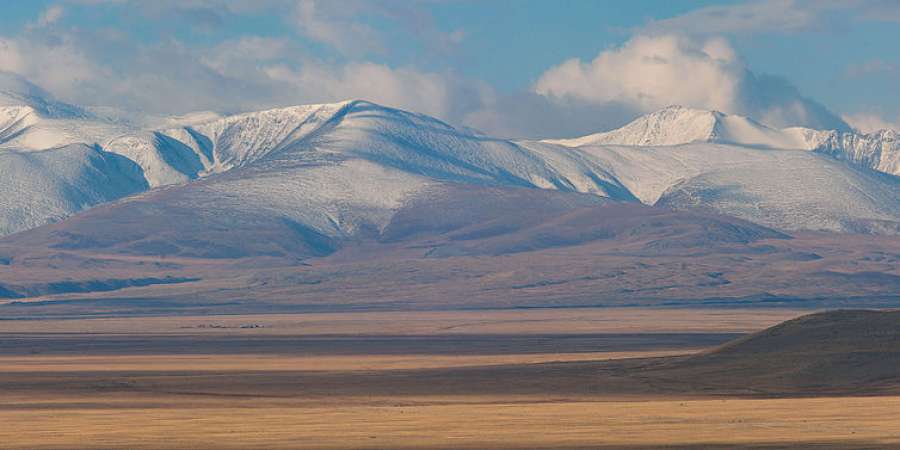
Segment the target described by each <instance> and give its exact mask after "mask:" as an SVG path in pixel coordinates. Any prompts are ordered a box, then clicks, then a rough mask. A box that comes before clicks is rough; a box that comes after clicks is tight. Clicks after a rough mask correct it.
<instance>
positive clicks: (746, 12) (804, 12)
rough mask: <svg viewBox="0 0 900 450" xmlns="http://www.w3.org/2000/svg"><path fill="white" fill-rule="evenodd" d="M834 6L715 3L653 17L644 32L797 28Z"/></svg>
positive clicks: (767, 0)
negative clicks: (669, 14) (654, 18)
mask: <svg viewBox="0 0 900 450" xmlns="http://www.w3.org/2000/svg"><path fill="white" fill-rule="evenodd" d="M829 6H831V5H830V4H829V3H828V2H826V1H822V2H821V3H819V4H818V5H816V4H812V5H809V4H805V2H800V1H796V0H764V1H751V2H745V3H739V4H736V5H715V6H707V7H704V8H700V9H696V10H694V11H690V12H688V13H686V14H682V15H680V16H675V17H672V18H669V19H664V20H659V21H653V22H651V23H650V24H648V25H647V26H646V29H645V30H644V32H648V31H653V32H657V33H671V32H678V33H703V34H723V33H747V32H773V31H774V32H795V31H801V30H806V29H809V28H810V27H812V26H814V25H815V24H816V23H817V22H818V20H819V17H820V12H821V10H822V9H825V8H827V7H829Z"/></svg>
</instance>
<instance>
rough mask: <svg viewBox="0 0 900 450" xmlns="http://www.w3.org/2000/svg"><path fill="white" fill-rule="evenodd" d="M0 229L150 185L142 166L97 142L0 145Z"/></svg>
mask: <svg viewBox="0 0 900 450" xmlns="http://www.w3.org/2000/svg"><path fill="white" fill-rule="evenodd" d="M0 180H3V182H2V183H0V235H6V234H10V233H14V232H16V231H21V230H26V229H29V228H34V227H37V226H40V225H44V224H46V223H48V222H55V221H59V220H62V219H64V218H66V217H68V216H70V215H72V214H74V213H76V212H78V211H81V210H83V209H85V208H88V207H91V206H94V205H97V204H99V203H104V202H109V201H112V200H116V199H119V198H122V197H125V196H128V195H132V194H136V193H139V192H142V191H144V190H146V189H147V184H146V182H144V179H143V175H142V173H141V170H140V168H139V167H138V166H137V165H135V164H134V163H133V162H131V161H130V160H128V159H126V158H123V157H121V156H118V155H115V154H112V153H107V152H104V151H101V150H99V149H98V148H96V147H89V146H86V145H82V144H75V145H70V146H66V147H61V148H57V149H52V150H44V151H29V152H19V151H9V150H7V151H0Z"/></svg>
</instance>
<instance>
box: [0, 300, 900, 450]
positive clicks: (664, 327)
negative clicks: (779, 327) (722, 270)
mask: <svg viewBox="0 0 900 450" xmlns="http://www.w3.org/2000/svg"><path fill="white" fill-rule="evenodd" d="M804 313H805V312H803V311H791V310H752V311H747V310H679V309H675V310H652V309H649V310H648V309H641V310H637V309H581V310H579V309H565V310H524V311H477V312H475V311H472V312H415V313H410V312H404V313H399V312H398V313H346V314H306V315H267V316H266V315H264V316H214V317H156V318H104V319H79V320H52V321H43V320H28V321H0V342H2V344H3V345H2V346H0V368H2V370H0V423H3V426H2V427H0V442H2V443H3V444H2V447H3V448H11V449H71V448H103V449H114V448H116V449H118V448H172V449H198V448H234V449H238V448H241V449H242V448H259V449H277V448H372V449H376V448H471V449H476V448H478V449H480V448H516V449H524V448H570V449H576V448H600V449H604V448H609V449H612V448H625V449H649V448H660V447H664V448H674V449H694V448H697V449H699V448H721V449H726V448H727V449H751V448H818V449H822V448H824V449H829V448H873V449H874V448H891V447H895V446H900V420H898V419H897V417H900V391H897V390H883V391H879V392H869V391H864V390H859V391H853V390H846V389H845V390H830V391H827V392H820V393H815V395H813V394H810V393H808V392H807V393H804V392H800V391H797V392H788V391H785V392H784V393H780V394H779V393H778V392H781V390H784V389H786V386H787V385H784V386H782V385H774V386H762V387H761V388H760V389H758V390H754V389H751V386H739V385H735V384H734V383H732V384H728V382H727V381H728V380H729V379H730V377H731V374H729V373H728V372H724V373H723V376H724V378H722V379H717V378H715V377H714V376H713V377H710V378H709V379H694V378H693V377H691V376H690V374H687V375H685V374H684V373H683V371H684V370H686V369H684V366H683V365H680V364H682V362H683V361H686V358H690V356H688V355H694V354H698V352H703V351H704V350H706V349H709V348H712V347H716V346H719V345H720V344H722V343H724V342H729V341H733V340H734V339H735V338H738V337H741V336H745V335H746V334H747V333H749V332H752V331H756V330H760V329H763V328H767V327H769V326H771V325H774V324H776V323H779V322H781V321H783V320H786V319H789V318H792V317H796V316H799V315H802V314H804ZM241 326H244V327H245V328H241ZM249 326H254V327H256V328H247V327H249ZM750 342H751V343H752V342H753V341H750ZM704 354H705V353H704ZM679 371H682V372H679ZM710 373H712V372H710ZM672 374H676V375H672ZM723 380H724V381H723ZM736 382H737V383H738V384H740V380H737V381H736ZM716 383H718V384H716Z"/></svg>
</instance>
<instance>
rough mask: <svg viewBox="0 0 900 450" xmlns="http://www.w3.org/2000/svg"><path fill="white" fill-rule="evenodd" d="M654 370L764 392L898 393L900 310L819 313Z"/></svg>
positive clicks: (684, 377) (899, 375) (711, 384)
mask: <svg viewBox="0 0 900 450" xmlns="http://www.w3.org/2000/svg"><path fill="white" fill-rule="evenodd" d="M650 373H656V375H661V374H664V375H665V377H667V378H678V379H684V380H688V379H694V380H703V381H702V383H703V384H706V385H708V386H710V387H729V388H730V389H747V390H751V391H760V392H799V393H808V394H812V393H817V392H833V391H838V392H857V391H858V392H867V391H879V390H890V389H897V388H900V311H868V310H838V311H830V312H823V313H817V314H811V315H807V316H803V317H800V318H797V319H794V320H789V321H787V322H784V323H781V324H779V325H776V326H774V327H772V328H768V329H766V330H763V331H761V332H758V333H755V334H752V335H750V336H747V337H744V338H741V339H738V340H737V341H734V342H731V343H728V344H725V345H723V346H722V347H720V348H718V349H715V350H712V351H710V352H706V353H702V354H699V355H696V356H693V357H690V358H687V359H684V360H681V361H677V362H675V363H673V364H671V365H667V366H665V367H664V368H663V369H661V370H658V371H657V370H651V371H650Z"/></svg>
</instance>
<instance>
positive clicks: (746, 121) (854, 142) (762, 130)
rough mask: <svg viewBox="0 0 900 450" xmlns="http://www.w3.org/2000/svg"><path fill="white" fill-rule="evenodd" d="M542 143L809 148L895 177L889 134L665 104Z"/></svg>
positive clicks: (894, 148) (899, 155)
mask: <svg viewBox="0 0 900 450" xmlns="http://www.w3.org/2000/svg"><path fill="white" fill-rule="evenodd" d="M544 142H547V143H552V144H559V145H564V146H568V147H581V146H585V145H628V146H674V145H682V144H688V143H692V142H716V143H723V144H737V145H743V146H753V147H763V148H770V149H779V150H811V151H816V152H821V153H825V154H828V155H831V156H833V157H835V158H837V159H845V160H848V161H851V162H853V163H856V164H860V165H862V166H865V167H868V168H870V169H874V170H878V171H880V172H885V173H889V174H892V175H900V140H898V138H897V133H896V132H894V131H890V130H884V131H880V132H876V133H871V134H861V133H856V132H846V131H836V130H824V131H823V130H813V129H809V128H800V127H792V128H784V129H774V128H770V127H767V126H765V125H763V124H761V123H759V122H756V121H754V120H753V119H750V118H747V117H743V116H737V115H729V114H724V113H721V112H718V111H707V110H700V109H693V108H685V107H682V106H670V107H668V108H665V109H662V110H660V111H656V112H653V113H650V114H647V115H644V116H641V117H639V118H637V119H635V120H634V121H632V122H631V123H628V124H627V125H625V126H623V127H622V128H619V129H616V130H612V131H608V132H604V133H597V134H591V135H588V136H583V137H580V138H574V139H555V140H546V141H544Z"/></svg>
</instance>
